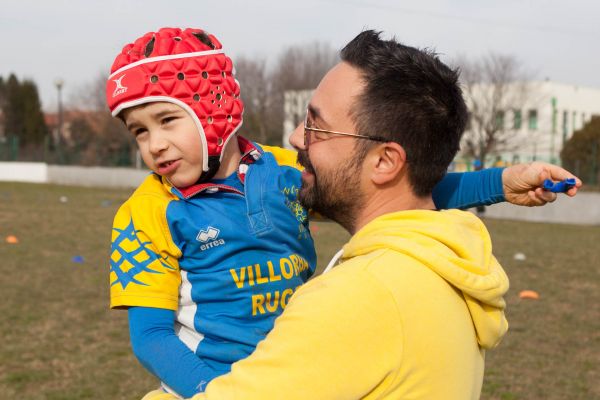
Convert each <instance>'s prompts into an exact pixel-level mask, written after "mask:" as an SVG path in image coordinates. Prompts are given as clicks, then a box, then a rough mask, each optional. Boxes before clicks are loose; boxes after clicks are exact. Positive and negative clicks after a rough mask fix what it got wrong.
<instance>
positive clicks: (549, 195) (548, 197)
mask: <svg viewBox="0 0 600 400" xmlns="http://www.w3.org/2000/svg"><path fill="white" fill-rule="evenodd" d="M535 195H536V196H537V197H538V198H539V199H540V200H542V201H544V202H546V203H552V202H553V201H554V200H556V198H557V196H556V193H553V192H550V191H548V190H544V189H542V188H537V189H535Z"/></svg>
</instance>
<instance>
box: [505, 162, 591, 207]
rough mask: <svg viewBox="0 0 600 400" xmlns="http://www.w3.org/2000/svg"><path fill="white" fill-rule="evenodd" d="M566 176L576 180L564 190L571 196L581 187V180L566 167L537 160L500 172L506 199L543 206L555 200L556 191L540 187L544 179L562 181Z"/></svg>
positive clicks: (526, 204) (527, 204) (512, 201)
mask: <svg viewBox="0 0 600 400" xmlns="http://www.w3.org/2000/svg"><path fill="white" fill-rule="evenodd" d="M567 178H575V180H576V181H577V183H576V184H575V186H574V187H572V188H571V189H569V190H568V191H567V192H566V194H567V196H570V197H573V196H575V194H576V193H577V189H578V188H579V187H581V180H579V178H577V177H576V176H575V175H573V174H571V173H570V172H569V171H567V170H566V169H564V168H561V167H559V166H556V165H552V164H548V163H544V162H538V161H534V162H532V163H529V164H517V165H513V166H511V167H508V168H506V169H505V170H504V171H503V172H502V186H503V189H504V197H505V198H506V201H508V202H510V203H512V204H516V205H519V206H528V207H533V206H543V205H544V204H546V203H549V202H553V201H554V200H556V193H552V192H550V191H546V190H543V189H542V185H543V183H544V180H546V179H551V180H552V181H562V180H564V179H567Z"/></svg>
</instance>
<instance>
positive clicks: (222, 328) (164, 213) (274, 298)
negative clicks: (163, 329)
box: [110, 138, 316, 371]
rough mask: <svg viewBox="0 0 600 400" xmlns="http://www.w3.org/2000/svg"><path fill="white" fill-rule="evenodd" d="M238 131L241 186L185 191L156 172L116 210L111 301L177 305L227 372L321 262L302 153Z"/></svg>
mask: <svg viewBox="0 0 600 400" xmlns="http://www.w3.org/2000/svg"><path fill="white" fill-rule="evenodd" d="M238 139H239V141H240V146H241V147H243V148H244V150H247V151H244V153H245V155H244V157H243V158H242V163H240V173H239V174H238V175H239V178H240V183H239V185H231V186H229V185H224V184H205V185H198V186H196V187H193V188H191V190H186V192H182V191H180V190H178V189H176V188H174V187H172V186H171V185H170V184H169V183H168V182H167V181H166V180H164V179H163V178H161V177H160V176H158V175H155V174H152V175H150V176H148V178H146V180H145V181H144V182H143V183H142V185H140V187H139V188H138V189H137V190H136V191H135V192H134V193H133V195H132V196H131V197H130V198H129V199H128V200H127V201H126V202H125V203H124V204H123V205H122V206H121V208H120V209H119V211H118V212H117V215H116V216H115V220H114V225H113V231H112V249H111V259H110V285H111V289H110V292H111V307H112V308H117V307H129V306H143V307H156V308H165V309H170V310H176V311H177V322H176V332H177V333H178V335H179V337H180V339H181V340H182V341H183V342H184V343H185V344H186V345H187V346H188V347H189V348H190V349H192V350H193V351H194V352H195V353H196V354H197V355H198V356H200V357H203V358H204V359H205V361H207V363H211V364H213V365H211V366H212V367H213V368H215V369H218V370H223V371H227V370H228V369H229V367H230V364H231V363H233V362H235V361H237V360H239V359H241V358H244V357H246V356H247V355H249V354H250V353H251V352H252V351H253V350H254V347H255V346H256V344H257V343H258V342H259V341H260V340H262V339H263V338H264V336H265V335H266V334H267V333H268V332H269V331H270V330H271V328H272V327H273V323H274V320H275V318H276V317H277V316H278V315H279V314H280V313H281V311H282V310H283V308H284V307H285V306H286V304H287V302H288V301H289V299H290V297H291V295H292V293H293V292H294V291H295V290H296V288H297V287H298V286H300V285H301V284H302V283H304V282H306V281H307V280H308V278H309V277H310V276H311V275H312V274H313V272H314V270H315V266H316V255H315V250H314V244H313V240H312V238H311V236H310V233H309V230H308V217H307V213H306V211H305V210H304V209H303V208H302V207H301V206H300V204H299V202H298V200H297V192H298V189H299V187H300V184H301V175H300V171H299V169H298V166H297V165H296V163H295V160H296V156H295V153H294V152H292V151H288V150H284V149H280V148H271V147H267V146H264V147H262V148H261V147H259V146H258V145H253V144H251V143H250V142H248V141H246V140H245V139H243V138H238ZM242 181H244V184H243V185H242V184H241V182H242ZM235 186H238V188H236V187H235ZM242 191H243V192H242Z"/></svg>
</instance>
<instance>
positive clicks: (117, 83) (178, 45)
mask: <svg viewBox="0 0 600 400" xmlns="http://www.w3.org/2000/svg"><path fill="white" fill-rule="evenodd" d="M234 72H235V71H234V68H233V63H232V62H231V59H230V58H229V57H227V55H225V53H223V50H222V46H221V43H220V42H219V41H218V40H217V38H215V37H214V36H213V35H211V34H209V33H206V32H204V31H202V30H201V29H193V28H188V29H184V30H181V29H179V28H162V29H160V30H159V31H158V32H149V33H146V34H145V35H144V36H142V37H141V38H139V39H137V40H136V41H135V42H133V43H130V44H127V45H126V46H125V47H123V50H122V51H121V53H120V54H119V55H118V56H117V58H116V59H115V61H114V63H113V65H112V67H111V75H110V76H109V78H108V82H107V84H106V100H107V103H108V107H109V108H110V110H111V112H112V115H113V116H117V115H118V114H119V113H120V112H121V111H123V110H124V109H126V108H129V107H134V106H138V105H140V104H145V103H150V102H156V101H166V102H170V103H174V104H177V105H178V106H180V107H182V108H183V109H184V110H186V111H187V112H188V113H189V114H190V115H191V116H192V118H193V119H194V121H195V122H196V126H197V127H198V131H199V132H200V137H201V140H202V145H203V146H202V151H203V153H204V154H203V166H202V167H203V168H202V169H203V171H204V172H203V175H202V177H201V179H200V180H201V181H205V180H207V179H210V178H211V177H212V175H214V173H215V172H216V171H217V170H218V169H219V165H220V162H221V158H222V154H223V153H222V151H223V148H224V147H225V145H226V144H227V142H228V140H229V139H230V138H232V137H233V135H234V134H235V133H236V132H237V130H238V129H239V128H240V126H241V125H242V114H243V110H244V104H243V103H242V100H241V99H240V85H239V83H238V82H237V80H235V78H234Z"/></svg>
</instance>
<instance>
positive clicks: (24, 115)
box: [0, 74, 48, 146]
mask: <svg viewBox="0 0 600 400" xmlns="http://www.w3.org/2000/svg"><path fill="white" fill-rule="evenodd" d="M1 92H3V96H2V94H0V99H1V98H3V99H4V101H3V102H0V107H2V111H3V114H4V121H5V123H4V132H5V133H6V134H7V135H15V136H17V137H18V138H19V143H20V144H21V146H25V145H28V144H33V145H38V144H41V143H43V141H44V138H45V136H46V134H47V133H48V127H47V126H46V123H45V121H44V114H43V112H42V108H41V103H40V98H39V94H38V90H37V86H36V84H35V83H34V82H33V81H30V80H25V81H23V82H19V80H18V79H17V77H16V76H15V75H14V74H11V75H10V76H9V77H8V80H7V81H6V83H3V85H2V90H1Z"/></svg>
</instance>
